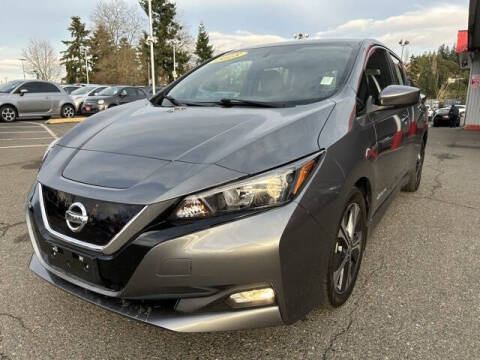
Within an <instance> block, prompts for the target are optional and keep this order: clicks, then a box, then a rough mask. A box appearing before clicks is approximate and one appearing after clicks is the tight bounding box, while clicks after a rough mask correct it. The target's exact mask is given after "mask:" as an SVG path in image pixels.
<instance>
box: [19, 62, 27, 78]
mask: <svg viewBox="0 0 480 360" xmlns="http://www.w3.org/2000/svg"><path fill="white" fill-rule="evenodd" d="M18 60H20V61H21V62H22V71H23V80H25V65H24V64H25V63H24V62H25V61H27V59H24V58H20V59H18Z"/></svg>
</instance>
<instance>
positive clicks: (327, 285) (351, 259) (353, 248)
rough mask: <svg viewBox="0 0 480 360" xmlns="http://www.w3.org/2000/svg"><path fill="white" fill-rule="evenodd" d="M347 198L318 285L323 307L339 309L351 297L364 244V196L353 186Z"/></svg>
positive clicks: (365, 229) (365, 226) (365, 236)
mask: <svg viewBox="0 0 480 360" xmlns="http://www.w3.org/2000/svg"><path fill="white" fill-rule="evenodd" d="M347 199H348V200H347V203H346V204H345V207H344V209H343V212H342V217H341V219H340V220H339V225H338V227H337V236H336V238H335V239H333V241H332V242H331V243H332V244H331V246H330V250H329V251H330V255H329V262H328V269H327V274H326V278H325V279H324V281H322V286H321V287H322V294H321V295H322V305H323V307H327V308H336V307H339V306H342V305H343V304H344V303H345V302H346V301H347V300H348V298H349V297H350V295H351V293H352V290H353V288H354V287H355V282H356V280H357V276H358V272H359V270H360V265H361V262H362V258H363V252H364V250H365V244H366V241H367V234H368V231H367V230H368V229H367V211H366V206H365V198H364V195H363V193H362V192H361V191H360V190H359V189H358V188H356V187H354V188H353V189H352V190H351V191H350V193H349V194H348V196H347ZM352 234H353V237H352ZM351 239H353V242H352V240H351Z"/></svg>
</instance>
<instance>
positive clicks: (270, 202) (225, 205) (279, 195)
mask: <svg viewBox="0 0 480 360" xmlns="http://www.w3.org/2000/svg"><path fill="white" fill-rule="evenodd" d="M316 159H317V158H312V157H310V158H309V159H307V160H305V161H303V162H300V163H297V164H294V165H290V166H286V167H283V168H281V169H277V170H273V171H270V172H268V173H265V174H262V175H258V176H255V177H252V178H249V179H246V180H243V181H240V182H237V183H234V184H230V185H226V186H223V187H220V188H216V189H213V190H209V191H205V192H202V193H198V194H195V195H191V196H188V197H186V198H185V199H184V200H183V201H182V203H181V204H180V206H179V207H178V208H177V209H176V210H175V213H174V216H175V217H176V218H178V219H194V218H205V217H209V216H217V215H223V214H227V213H231V212H238V211H245V210H256V209H262V208H269V207H275V206H279V205H283V204H285V203H287V202H289V201H290V200H292V199H293V197H294V196H295V195H296V194H297V193H298V191H299V190H300V189H301V187H302V185H303V184H304V183H305V180H306V179H307V178H308V175H310V173H311V172H312V169H313V167H314V165H315V163H316Z"/></svg>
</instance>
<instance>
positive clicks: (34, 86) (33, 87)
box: [17, 81, 42, 94]
mask: <svg viewBox="0 0 480 360" xmlns="http://www.w3.org/2000/svg"><path fill="white" fill-rule="evenodd" d="M21 90H27V91H28V93H29V94H35V93H39V92H42V91H41V87H40V83H38V82H35V81H32V82H28V83H26V84H23V85H22V86H21V87H19V88H18V90H17V93H19V92H20V91H21Z"/></svg>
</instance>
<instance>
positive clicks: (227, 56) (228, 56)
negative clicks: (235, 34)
mask: <svg viewBox="0 0 480 360" xmlns="http://www.w3.org/2000/svg"><path fill="white" fill-rule="evenodd" d="M247 54H248V52H247V51H237V52H233V53H229V54H225V55H223V56H220V57H219V58H216V59H215V60H213V61H212V62H211V63H212V64H215V63H219V62H224V61H228V60H233V59H236V58H239V57H241V56H244V55H247Z"/></svg>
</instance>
